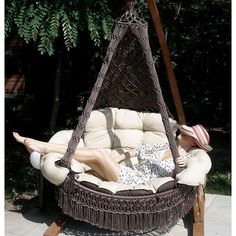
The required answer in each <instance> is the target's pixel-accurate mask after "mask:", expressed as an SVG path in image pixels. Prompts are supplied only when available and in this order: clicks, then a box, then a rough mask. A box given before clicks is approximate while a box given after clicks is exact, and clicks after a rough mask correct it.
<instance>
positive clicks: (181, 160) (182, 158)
mask: <svg viewBox="0 0 236 236" xmlns="http://www.w3.org/2000/svg"><path fill="white" fill-rule="evenodd" d="M186 163H187V155H183V156H180V157H178V158H177V159H176V164H177V165H178V166H179V167H185V166H186Z"/></svg>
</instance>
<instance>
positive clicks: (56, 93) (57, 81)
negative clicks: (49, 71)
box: [49, 53, 63, 131]
mask: <svg viewBox="0 0 236 236" xmlns="http://www.w3.org/2000/svg"><path fill="white" fill-rule="evenodd" d="M62 58H63V53H59V54H58V65H57V71H56V76H55V82H54V93H53V105H52V112H51V117H50V123H49V130H50V131H53V130H54V129H55V127H56V121H57V116H58V110H59V107H60V84H61V73H62Z"/></svg>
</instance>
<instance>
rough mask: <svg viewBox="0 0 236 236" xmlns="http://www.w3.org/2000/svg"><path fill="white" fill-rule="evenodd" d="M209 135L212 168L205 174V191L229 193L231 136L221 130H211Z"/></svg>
mask: <svg viewBox="0 0 236 236" xmlns="http://www.w3.org/2000/svg"><path fill="white" fill-rule="evenodd" d="M210 136H211V145H212V147H213V150H212V151H211V152H210V153H209V156H210V157H211V161H212V168H211V170H210V172H209V173H208V175H207V182H206V187H205V192H206V193H212V194H222V195H231V136H230V134H229V133H224V132H222V131H217V132H216V131H215V132H211V133H210Z"/></svg>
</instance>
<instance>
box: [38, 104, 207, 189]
mask: <svg viewBox="0 0 236 236" xmlns="http://www.w3.org/2000/svg"><path fill="white" fill-rule="evenodd" d="M170 124H171V128H172V130H173V133H175V132H176V130H177V128H178V124H177V122H176V121H175V120H173V119H170ZM71 135H72V130H63V131H60V132H57V133H56V134H55V135H53V137H52V138H51V139H50V141H49V142H52V143H59V144H65V145H67V144H68V142H69V140H70V138H71ZM167 141H168V140H167V137H166V135H165V129H164V126H163V123H162V119H161V115H160V114H158V113H147V112H136V111H133V110H128V109H118V108H104V109H100V110H94V111H92V112H91V115H90V117H89V120H88V122H87V124H86V127H85V132H84V134H83V137H82V138H81V140H80V143H79V145H78V148H79V147H86V148H105V149H107V151H109V152H110V153H111V156H112V158H116V157H117V156H118V155H119V154H120V153H123V152H125V151H126V150H128V149H130V148H135V147H138V146H139V145H141V144H148V143H164V142H167ZM191 153H192V154H193V158H192V159H191V160H189V162H188V163H187V168H186V169H185V170H184V171H183V172H181V173H180V174H178V176H177V180H178V182H179V183H181V184H187V185H192V186H197V185H199V184H204V183H205V178H206V174H207V173H208V172H209V170H210V168H211V161H210V158H209V156H208V154H207V153H206V152H204V151H203V150H201V149H193V150H191ZM60 158H62V155H61V154H58V153H49V154H47V155H45V156H43V157H42V158H41V171H42V174H43V175H44V177H45V178H46V179H48V180H49V181H50V182H51V183H53V184H55V185H60V184H61V183H62V182H63V181H64V180H65V178H66V177H67V174H68V172H69V171H68V169H67V168H63V167H58V166H56V165H55V161H56V160H59V159H60ZM136 163H138V160H137V158H136V157H134V158H131V159H130V160H127V161H125V162H124V163H122V164H124V165H127V166H130V167H132V166H133V165H134V164H136ZM71 168H72V169H73V170H74V171H76V172H78V174H77V178H78V181H85V182H90V183H93V184H95V185H97V186H98V187H101V188H103V189H108V190H109V191H111V192H113V193H116V192H117V191H121V190H125V189H145V190H151V191H152V192H156V191H157V190H158V188H159V187H160V186H161V185H163V184H165V183H167V182H170V181H172V180H173V179H172V178H171V177H165V178H155V179H151V180H149V181H148V182H147V183H145V184H142V185H137V186H134V187H131V186H126V185H122V184H119V183H116V182H107V181H102V180H100V179H99V178H97V177H96V176H94V175H91V174H88V173H87V171H88V170H89V167H88V166H87V165H85V164H82V163H79V162H78V161H75V160H72V163H71Z"/></svg>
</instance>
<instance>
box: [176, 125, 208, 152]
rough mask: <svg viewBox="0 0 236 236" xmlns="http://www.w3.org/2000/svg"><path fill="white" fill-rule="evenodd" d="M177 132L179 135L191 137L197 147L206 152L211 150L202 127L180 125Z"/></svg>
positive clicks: (206, 133) (206, 134)
mask: <svg viewBox="0 0 236 236" xmlns="http://www.w3.org/2000/svg"><path fill="white" fill-rule="evenodd" d="M179 130H180V132H181V134H185V135H188V136H190V137H193V138H194V139H195V141H196V143H197V145H198V146H199V147H200V148H202V149H203V150H205V151H206V152H209V151H211V150H212V147H211V146H210V145H209V142H210V136H209V134H208V132H207V131H206V129H205V128H204V127H203V126H202V125H194V126H192V127H190V126H187V125H180V126H179Z"/></svg>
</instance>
